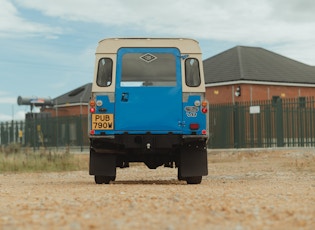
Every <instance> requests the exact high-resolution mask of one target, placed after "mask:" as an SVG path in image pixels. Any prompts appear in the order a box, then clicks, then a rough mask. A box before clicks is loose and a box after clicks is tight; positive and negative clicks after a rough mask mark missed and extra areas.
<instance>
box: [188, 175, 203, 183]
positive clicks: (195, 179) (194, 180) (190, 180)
mask: <svg viewBox="0 0 315 230" xmlns="http://www.w3.org/2000/svg"><path fill="white" fill-rule="evenodd" d="M185 180H186V181H187V184H200V183H201V181H202V176H192V177H186V178H185Z"/></svg>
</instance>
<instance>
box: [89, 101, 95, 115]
mask: <svg viewBox="0 0 315 230" xmlns="http://www.w3.org/2000/svg"><path fill="white" fill-rule="evenodd" d="M95 105H96V103H95V101H94V100H90V113H95Z"/></svg>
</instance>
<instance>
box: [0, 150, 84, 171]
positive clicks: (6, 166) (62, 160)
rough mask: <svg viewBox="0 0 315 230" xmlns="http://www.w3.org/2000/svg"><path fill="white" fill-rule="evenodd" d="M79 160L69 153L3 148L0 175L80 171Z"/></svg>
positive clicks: (0, 157) (0, 156)
mask: <svg viewBox="0 0 315 230" xmlns="http://www.w3.org/2000/svg"><path fill="white" fill-rule="evenodd" d="M82 169H83V168H82V164H81V163H80V159H79V158H76V157H74V155H73V154H70V153H69V151H65V152H62V153H59V152H58V153H57V152H54V153H52V152H51V151H46V150H45V149H41V150H39V151H37V152H32V151H29V149H25V150H24V151H22V150H21V148H12V147H9V148H5V151H3V148H2V150H1V152H0V173H3V172H42V171H44V172H51V171H53V172H55V171H75V170H82Z"/></svg>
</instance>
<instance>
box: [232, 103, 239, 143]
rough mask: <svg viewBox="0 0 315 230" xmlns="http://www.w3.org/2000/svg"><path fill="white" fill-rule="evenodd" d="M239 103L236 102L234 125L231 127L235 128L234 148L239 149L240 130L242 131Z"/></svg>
mask: <svg viewBox="0 0 315 230" xmlns="http://www.w3.org/2000/svg"><path fill="white" fill-rule="evenodd" d="M238 109H239V108H238V103H237V102H235V104H234V107H233V123H234V125H233V126H231V127H233V128H234V130H233V131H234V132H233V134H234V135H233V136H234V148H239V134H238V132H239V130H240V122H239V111H238Z"/></svg>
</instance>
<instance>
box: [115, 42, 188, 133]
mask: <svg viewBox="0 0 315 230" xmlns="http://www.w3.org/2000/svg"><path fill="white" fill-rule="evenodd" d="M180 65H181V64H180V52H179V50H178V49H177V48H121V49H120V50H119V51H118V54H117V72H116V93H115V130H116V131H118V133H119V132H121V133H124V132H128V133H146V132H151V133H158V134H159V133H161V134H162V133H169V132H173V133H180V132H181V130H182V126H181V123H182V85H181V68H180Z"/></svg>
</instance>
